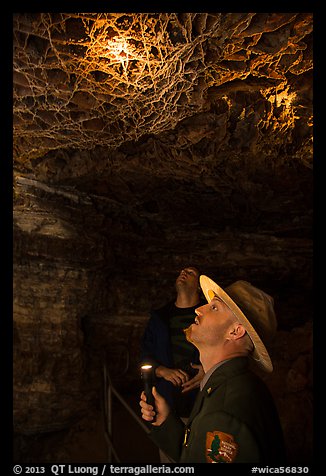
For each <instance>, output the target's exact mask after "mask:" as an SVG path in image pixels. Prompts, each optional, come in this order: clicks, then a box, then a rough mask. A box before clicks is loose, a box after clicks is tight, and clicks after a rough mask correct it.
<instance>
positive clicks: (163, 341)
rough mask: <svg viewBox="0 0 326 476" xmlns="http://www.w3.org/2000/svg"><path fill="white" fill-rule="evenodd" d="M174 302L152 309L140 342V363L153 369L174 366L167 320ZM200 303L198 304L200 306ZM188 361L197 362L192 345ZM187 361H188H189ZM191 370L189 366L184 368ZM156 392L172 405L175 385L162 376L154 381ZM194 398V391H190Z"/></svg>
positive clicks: (196, 352)
mask: <svg viewBox="0 0 326 476" xmlns="http://www.w3.org/2000/svg"><path fill="white" fill-rule="evenodd" d="M173 304H174V302H173V301H171V302H169V303H167V304H166V305H165V306H163V307H162V308H160V309H157V310H153V311H152V312H151V314H150V319H149V321H148V324H147V326H146V329H145V332H144V335H143V338H142V342H141V363H148V364H152V365H153V370H154V371H155V368H156V367H158V366H159V365H164V367H169V368H175V363H174V361H173V354H172V342H171V337H170V330H169V320H170V317H171V312H172V308H173ZM200 305H201V304H198V306H200ZM190 362H192V363H193V364H199V363H200V361H199V352H198V350H197V348H196V347H195V346H194V350H193V354H192V356H191V359H190ZM190 362H189V363H190ZM184 370H186V371H187V372H189V371H191V369H189V367H188V368H187V369H184ZM155 385H156V388H157V390H158V392H159V393H160V394H161V395H162V396H163V397H164V398H165V399H166V400H167V401H168V403H169V405H170V406H172V407H173V406H174V395H175V387H174V386H173V384H172V383H171V382H168V381H167V380H164V379H163V378H160V379H157V381H156V382H155ZM191 393H192V394H193V397H194V398H195V395H196V393H197V391H196V392H191Z"/></svg>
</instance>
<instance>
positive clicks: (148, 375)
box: [141, 364, 155, 409]
mask: <svg viewBox="0 0 326 476" xmlns="http://www.w3.org/2000/svg"><path fill="white" fill-rule="evenodd" d="M141 378H142V380H143V382H144V392H145V395H146V402H147V403H149V404H150V405H152V406H153V408H154V409H155V400H154V396H153V394H152V387H153V367H152V366H151V365H149V364H146V365H142V366H141Z"/></svg>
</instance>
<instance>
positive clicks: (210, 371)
mask: <svg viewBox="0 0 326 476" xmlns="http://www.w3.org/2000/svg"><path fill="white" fill-rule="evenodd" d="M229 360H230V359H225V360H222V362H218V364H215V365H213V367H211V368H210V369H209V370H207V372H206V373H205V375H204V377H203V378H202V380H201V382H200V390H203V388H204V387H205V385H206V383H207V381H208V379H209V377H210V376H211V375H212V373H213V372H214V371H215V370H216V369H217V368H218V367H220V366H221V365H222V364H225V362H228V361H229Z"/></svg>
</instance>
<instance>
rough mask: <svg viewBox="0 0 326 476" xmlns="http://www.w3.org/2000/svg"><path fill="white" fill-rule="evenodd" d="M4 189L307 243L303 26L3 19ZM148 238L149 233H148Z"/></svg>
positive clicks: (156, 16)
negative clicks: (9, 45)
mask: <svg viewBox="0 0 326 476" xmlns="http://www.w3.org/2000/svg"><path fill="white" fill-rule="evenodd" d="M13 20H14V21H13V40H14V45H13V124H14V126H13V127H14V129H13V132H14V134H13V150H14V173H15V180H16V184H18V185H19V186H20V187H28V186H33V187H36V188H37V187H38V188H40V187H41V188H42V187H43V189H44V187H48V188H47V190H55V191H57V192H58V191H61V192H62V193H63V191H66V192H67V193H68V192H69V193H73V194H78V195H79V197H81V198H82V197H84V199H85V200H87V199H91V200H97V201H98V203H100V204H101V206H104V205H103V204H104V202H105V203H106V206H109V205H110V206H111V207H117V206H118V207H121V209H122V208H123V209H124V211H125V213H127V214H129V216H132V217H133V220H134V222H136V221H137V219H138V220H140V221H141V220H147V222H148V224H149V225H151V226H152V232H153V233H155V229H157V233H158V234H159V232H160V229H161V227H162V226H165V227H166V228H170V229H171V230H173V229H178V227H179V226H180V224H182V225H184V226H185V227H187V226H188V227H192V228H193V229H196V228H197V229H199V228H201V227H202V226H205V227H207V228H208V229H209V228H210V227H212V228H213V227H215V229H216V228H217V229H221V230H223V229H225V228H228V227H231V228H232V227H237V228H239V229H243V230H257V229H259V230H260V231H261V232H263V233H270V234H274V235H277V234H281V235H282V234H283V235H286V234H291V233H292V234H293V233H294V234H297V235H298V236H308V235H310V233H311V219H312V193H311V192H312V160H313V146H312V141H313V131H312V120H313V110H312V93H313V51H312V48H313V15H312V13H16V14H14V16H13ZM155 227H157V228H155Z"/></svg>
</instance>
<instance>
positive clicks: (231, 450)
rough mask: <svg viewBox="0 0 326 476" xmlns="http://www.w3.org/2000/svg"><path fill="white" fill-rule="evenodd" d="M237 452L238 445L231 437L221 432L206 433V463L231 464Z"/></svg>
mask: <svg viewBox="0 0 326 476" xmlns="http://www.w3.org/2000/svg"><path fill="white" fill-rule="evenodd" d="M237 452H238V445H237V443H236V442H235V441H234V438H233V436H232V435H229V434H228V433H223V432H222V431H209V432H208V433H206V461H207V463H233V461H234V459H235V457H236V455H237Z"/></svg>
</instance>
